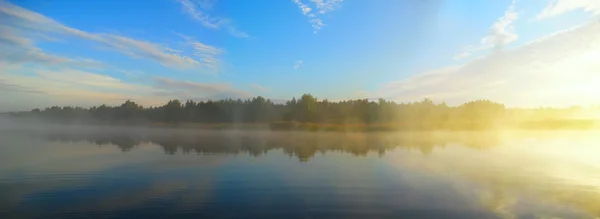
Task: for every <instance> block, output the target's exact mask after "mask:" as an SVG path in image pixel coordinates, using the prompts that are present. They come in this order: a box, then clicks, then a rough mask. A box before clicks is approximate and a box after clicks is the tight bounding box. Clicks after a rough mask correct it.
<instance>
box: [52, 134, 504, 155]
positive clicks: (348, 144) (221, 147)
mask: <svg viewBox="0 0 600 219" xmlns="http://www.w3.org/2000/svg"><path fill="white" fill-rule="evenodd" d="M44 135H45V136H46V137H47V138H48V139H50V140H54V141H67V142H76V141H88V142H91V143H94V144H96V145H99V146H103V145H114V146H117V147H119V148H120V149H121V150H122V151H124V152H126V151H130V150H132V149H133V148H135V147H136V146H138V145H140V144H141V143H143V142H150V143H153V144H157V145H159V146H160V147H161V148H162V149H163V151H164V152H165V154H176V153H178V152H181V153H183V154H189V153H195V154H239V153H247V154H249V155H252V156H260V155H263V154H265V153H267V152H269V151H271V150H276V149H281V150H282V151H283V152H284V153H285V154H286V155H289V156H290V157H297V158H298V159H299V160H300V161H308V160H309V159H310V158H312V157H314V156H315V154H317V153H327V152H329V151H338V152H344V153H349V154H352V155H354V156H366V155H367V154H369V153H377V154H379V155H384V154H385V153H386V152H387V151H390V150H393V149H396V148H402V149H406V150H411V151H420V152H421V153H422V154H424V155H428V154H431V153H433V152H434V150H435V149H436V148H443V147H445V146H446V145H448V144H460V145H465V146H467V147H470V148H476V149H484V148H488V147H492V146H494V145H497V144H500V143H501V138H500V137H499V135H498V134H497V133H496V134H494V133H488V134H483V135H482V133H481V132H474V133H473V132H460V133H458V132H457V133H445V132H402V133H309V132H236V133H228V132H200V133H192V134H190V133H179V134H178V133H171V134H160V133H154V134H140V133H129V134H127V133H99V132H78V133H70V134H65V133H45V134H44Z"/></svg>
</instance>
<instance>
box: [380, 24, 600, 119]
mask: <svg viewBox="0 0 600 219" xmlns="http://www.w3.org/2000/svg"><path fill="white" fill-rule="evenodd" d="M598 60H600V23H598V22H591V23H588V24H585V25H582V26H578V27H576V28H573V29H569V30H564V31H561V32H558V33H554V34H550V35H548V36H545V37H541V38H539V39H537V40H535V41H532V42H530V43H527V44H525V45H523V46H520V47H517V48H514V49H510V50H506V51H501V52H497V53H492V54H490V55H488V56H485V57H482V58H479V59H476V60H473V61H471V62H469V63H467V64H465V65H462V66H454V67H448V68H443V69H438V70H433V71H430V72H427V73H422V74H419V75H416V76H413V77H411V78H408V79H404V80H401V81H396V82H392V83H389V84H386V85H384V86H382V88H381V89H379V90H378V91H377V92H375V93H374V95H372V96H380V97H384V98H389V99H394V100H398V101H415V100H420V99H422V98H425V97H429V98H432V99H434V100H438V101H447V102H448V103H451V104H460V103H463V102H466V101H470V100H474V99H492V100H494V101H500V102H503V103H506V104H507V105H509V106H530V107H535V106H540V105H554V106H557V105H559V106H568V105H574V104H592V103H597V101H598V100H599V99H600V87H599V86H598V84H600V74H598V72H600V62H599V61H598Z"/></svg>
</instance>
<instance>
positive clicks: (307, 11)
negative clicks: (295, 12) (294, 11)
mask: <svg viewBox="0 0 600 219" xmlns="http://www.w3.org/2000/svg"><path fill="white" fill-rule="evenodd" d="M292 1H293V2H294V3H296V5H298V7H299V8H300V11H302V14H303V15H306V16H308V15H309V14H311V13H310V12H311V11H312V8H310V7H308V6H307V5H305V4H304V3H302V2H301V1H300V0H292Z"/></svg>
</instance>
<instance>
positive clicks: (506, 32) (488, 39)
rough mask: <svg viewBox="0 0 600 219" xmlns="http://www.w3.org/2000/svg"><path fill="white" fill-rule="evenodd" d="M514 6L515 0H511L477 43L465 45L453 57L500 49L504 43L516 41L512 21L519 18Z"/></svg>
mask: <svg viewBox="0 0 600 219" xmlns="http://www.w3.org/2000/svg"><path fill="white" fill-rule="evenodd" d="M515 6H516V0H513V1H512V2H511V4H510V6H509V7H508V9H507V10H506V11H505V12H504V15H503V16H502V17H500V18H499V19H498V20H497V21H496V22H495V23H494V24H492V26H491V27H490V29H489V31H488V35H487V36H485V37H483V38H482V39H481V40H480V42H479V45H475V46H467V47H465V48H464V49H463V51H462V52H461V53H459V54H457V55H456V56H455V57H454V58H456V59H460V58H465V57H468V56H470V55H471V54H472V53H474V52H477V51H481V50H487V49H491V48H494V49H495V50H501V49H502V48H503V47H504V46H505V45H507V44H509V43H512V42H514V41H516V40H517V39H518V38H519V36H518V35H517V33H515V30H514V27H513V25H512V23H513V22H514V21H515V20H517V19H518V18H519V14H518V13H517V12H516V11H515Z"/></svg>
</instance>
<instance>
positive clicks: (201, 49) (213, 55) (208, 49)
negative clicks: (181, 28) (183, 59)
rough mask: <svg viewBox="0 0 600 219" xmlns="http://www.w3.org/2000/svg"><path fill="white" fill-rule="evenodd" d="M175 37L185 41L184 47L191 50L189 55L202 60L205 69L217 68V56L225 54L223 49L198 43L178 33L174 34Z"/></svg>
mask: <svg viewBox="0 0 600 219" xmlns="http://www.w3.org/2000/svg"><path fill="white" fill-rule="evenodd" d="M176 35H178V36H180V37H181V38H183V39H184V40H185V42H184V44H185V45H186V47H187V48H191V51H190V53H191V54H193V55H194V56H195V57H198V58H199V60H202V61H203V62H204V64H205V65H206V66H207V67H209V68H213V69H216V68H217V65H218V64H219V56H220V55H222V54H223V53H225V50H224V49H220V48H217V47H214V46H210V45H206V44H204V43H201V42H198V41H196V39H194V38H193V37H191V36H186V35H183V34H179V33H176ZM179 52H181V51H179Z"/></svg>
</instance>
